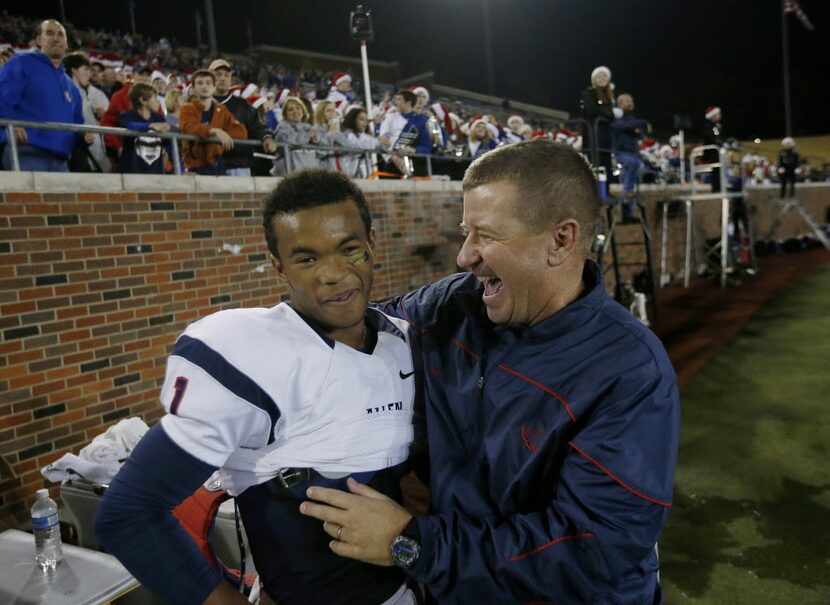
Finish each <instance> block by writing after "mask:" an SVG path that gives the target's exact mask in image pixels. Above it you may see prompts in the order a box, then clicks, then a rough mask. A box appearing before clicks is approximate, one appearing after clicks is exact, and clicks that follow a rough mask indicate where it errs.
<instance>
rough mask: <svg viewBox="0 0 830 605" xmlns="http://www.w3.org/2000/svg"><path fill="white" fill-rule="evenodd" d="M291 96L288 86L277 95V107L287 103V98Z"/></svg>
mask: <svg viewBox="0 0 830 605" xmlns="http://www.w3.org/2000/svg"><path fill="white" fill-rule="evenodd" d="M289 96H291V90H290V89H288V88H283V89H282V90H281V91H280V94H278V95H277V101H276V102H277V107H282V106H283V104H285V100H286V99H287V98H288V97H289Z"/></svg>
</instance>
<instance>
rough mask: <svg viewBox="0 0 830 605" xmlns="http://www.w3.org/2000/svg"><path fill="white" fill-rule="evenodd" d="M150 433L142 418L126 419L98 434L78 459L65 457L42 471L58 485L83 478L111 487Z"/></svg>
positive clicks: (71, 456)
mask: <svg viewBox="0 0 830 605" xmlns="http://www.w3.org/2000/svg"><path fill="white" fill-rule="evenodd" d="M148 430H149V429H148V427H147V425H146V424H145V423H144V421H143V420H142V419H141V418H125V419H124V420H121V421H120V422H119V423H118V424H116V425H114V426H111V427H110V428H108V429H107V430H106V432H104V433H102V434H101V435H97V436H96V437H95V438H94V439H93V440H92V441H91V442H90V443H89V445H87V446H85V447H84V448H83V449H81V451H80V452H78V455H77V456H76V455H75V454H64V455H63V456H62V457H61V458H59V459H58V460H55V461H54V462H53V463H52V464H49V465H48V466H45V467H44V468H42V469H41V471H40V472H41V474H42V475H43V476H44V477H46V478H47V479H49V481H54V482H55V483H57V482H59V481H60V482H63V481H67V480H68V479H72V478H80V479H83V480H84V481H87V482H89V483H98V484H102V485H108V484H109V482H110V481H112V478H113V477H115V475H117V474H118V471H119V470H120V469H121V465H122V464H124V460H126V459H127V457H128V456H129V455H130V452H132V451H133V449H135V446H136V445H137V444H138V442H139V441H141V438H142V437H143V436H144V434H145V433H146V432H147V431H148Z"/></svg>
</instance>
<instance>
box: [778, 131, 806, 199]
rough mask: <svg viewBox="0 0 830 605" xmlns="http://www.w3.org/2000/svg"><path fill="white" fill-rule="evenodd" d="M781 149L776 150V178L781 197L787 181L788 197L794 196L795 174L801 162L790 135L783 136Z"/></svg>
mask: <svg viewBox="0 0 830 605" xmlns="http://www.w3.org/2000/svg"><path fill="white" fill-rule="evenodd" d="M781 147H782V148H781V151H779V152H778V178H779V179H780V180H781V197H784V194H785V193H786V189H787V183H789V184H790V197H795V175H796V171H797V170H798V166H799V164H800V163H801V157H800V156H799V155H798V152H797V151H796V150H795V141H794V140H793V138H792V137H784V140H783V141H781Z"/></svg>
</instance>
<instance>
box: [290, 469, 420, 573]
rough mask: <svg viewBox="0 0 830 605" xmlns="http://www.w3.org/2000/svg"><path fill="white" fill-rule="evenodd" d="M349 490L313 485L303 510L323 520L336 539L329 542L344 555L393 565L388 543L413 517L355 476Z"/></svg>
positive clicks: (302, 507)
mask: <svg viewBox="0 0 830 605" xmlns="http://www.w3.org/2000/svg"><path fill="white" fill-rule="evenodd" d="M347 484H348V486H349V491H350V492H351V493H347V492H341V491H340V490H336V489H329V488H325V487H310V488H308V491H306V495H307V496H308V497H309V499H310V500H313V501H314V502H309V501H306V502H303V503H302V504H301V505H300V512H301V513H302V514H304V515H307V516H309V517H314V518H315V519H319V520H320V521H323V529H324V530H325V531H326V533H327V534H328V535H330V536H331V537H332V538H334V539H333V540H332V541H331V543H330V544H329V546H330V548H331V549H332V551H334V552H335V553H336V554H338V555H340V556H341V557H348V558H350V559H357V560H358V561H364V562H366V563H373V564H375V565H386V566H389V565H392V555H391V553H390V552H389V545H390V544H391V543H392V540H394V539H395V538H396V537H397V536H398V535H400V533H401V531H403V528H404V527H406V524H407V523H409V521H410V519H412V515H410V514H409V513H408V512H406V510H405V509H404V508H403V507H402V506H401V505H399V504H398V503H397V502H395V501H394V500H392V499H391V498H388V497H386V496H384V495H383V494H381V493H380V492H377V491H375V490H373V489H372V488H371V487H369V486H368V485H363V484H362V483H358V482H357V481H355V480H354V479H352V478H349V479H348V482H347Z"/></svg>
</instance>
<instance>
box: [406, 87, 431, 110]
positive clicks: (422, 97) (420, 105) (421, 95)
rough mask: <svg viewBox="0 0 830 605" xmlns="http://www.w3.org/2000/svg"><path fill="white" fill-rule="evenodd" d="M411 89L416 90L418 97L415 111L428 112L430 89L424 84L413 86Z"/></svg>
mask: <svg viewBox="0 0 830 605" xmlns="http://www.w3.org/2000/svg"><path fill="white" fill-rule="evenodd" d="M409 90H411V91H412V92H414V93H415V96H416V97H417V99H418V100H417V101H416V102H415V113H422V114H425V113H427V105H429V91H428V90H427V89H426V88H425V87H423V86H413V87H411V88H410V89H409Z"/></svg>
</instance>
